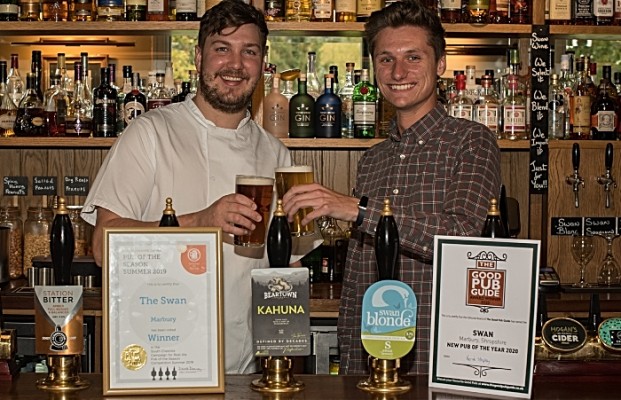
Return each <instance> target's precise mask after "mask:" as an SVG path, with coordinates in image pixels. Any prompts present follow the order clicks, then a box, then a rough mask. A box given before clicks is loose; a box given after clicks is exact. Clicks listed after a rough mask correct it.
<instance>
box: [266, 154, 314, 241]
mask: <svg viewBox="0 0 621 400" xmlns="http://www.w3.org/2000/svg"><path fill="white" fill-rule="evenodd" d="M313 182H314V174H313V167H311V166H310V165H297V166H293V167H281V168H276V191H277V192H278V198H280V199H282V197H283V196H284V195H285V193H287V191H288V190H289V189H291V188H292V187H293V186H295V185H300V184H304V183H313ZM312 211H313V209H312V208H310V207H309V208H301V209H299V210H298V212H297V213H295V215H294V216H293V222H291V223H290V228H291V234H292V235H293V236H306V235H312V234H313V233H314V232H315V224H314V222H313V221H311V222H309V223H308V224H306V225H302V224H301V221H302V220H303V219H304V217H306V214H308V213H310V212H312Z"/></svg>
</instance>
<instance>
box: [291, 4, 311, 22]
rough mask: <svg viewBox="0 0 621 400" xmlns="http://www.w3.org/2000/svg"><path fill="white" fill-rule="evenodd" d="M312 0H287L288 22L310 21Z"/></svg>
mask: <svg viewBox="0 0 621 400" xmlns="http://www.w3.org/2000/svg"><path fill="white" fill-rule="evenodd" d="M312 8H313V7H312V3H311V0H285V19H286V20H287V22H302V21H310V19H311V12H312Z"/></svg>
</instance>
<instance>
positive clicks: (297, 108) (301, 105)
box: [289, 74, 315, 138]
mask: <svg viewBox="0 0 621 400" xmlns="http://www.w3.org/2000/svg"><path fill="white" fill-rule="evenodd" d="M314 113H315V99H313V96H311V95H309V94H308V93H306V74H300V76H299V78H298V92H297V93H296V94H295V95H294V96H293V97H291V100H289V136H290V137H292V138H312V137H315V129H314V128H315V127H314V125H313V114H314Z"/></svg>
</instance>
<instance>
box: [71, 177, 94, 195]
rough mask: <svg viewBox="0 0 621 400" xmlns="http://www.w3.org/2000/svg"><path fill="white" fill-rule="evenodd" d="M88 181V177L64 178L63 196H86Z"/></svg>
mask: <svg viewBox="0 0 621 400" xmlns="http://www.w3.org/2000/svg"><path fill="white" fill-rule="evenodd" d="M89 180H90V179H89V177H88V176H65V196H72V195H75V196H86V195H87V194H88V185H89Z"/></svg>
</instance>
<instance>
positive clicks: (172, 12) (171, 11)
mask: <svg viewBox="0 0 621 400" xmlns="http://www.w3.org/2000/svg"><path fill="white" fill-rule="evenodd" d="M198 3H199V2H198V1H197V2H196V8H197V9H198ZM197 15H198V13H197ZM168 20H169V21H176V20H177V0H169V1H168Z"/></svg>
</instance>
